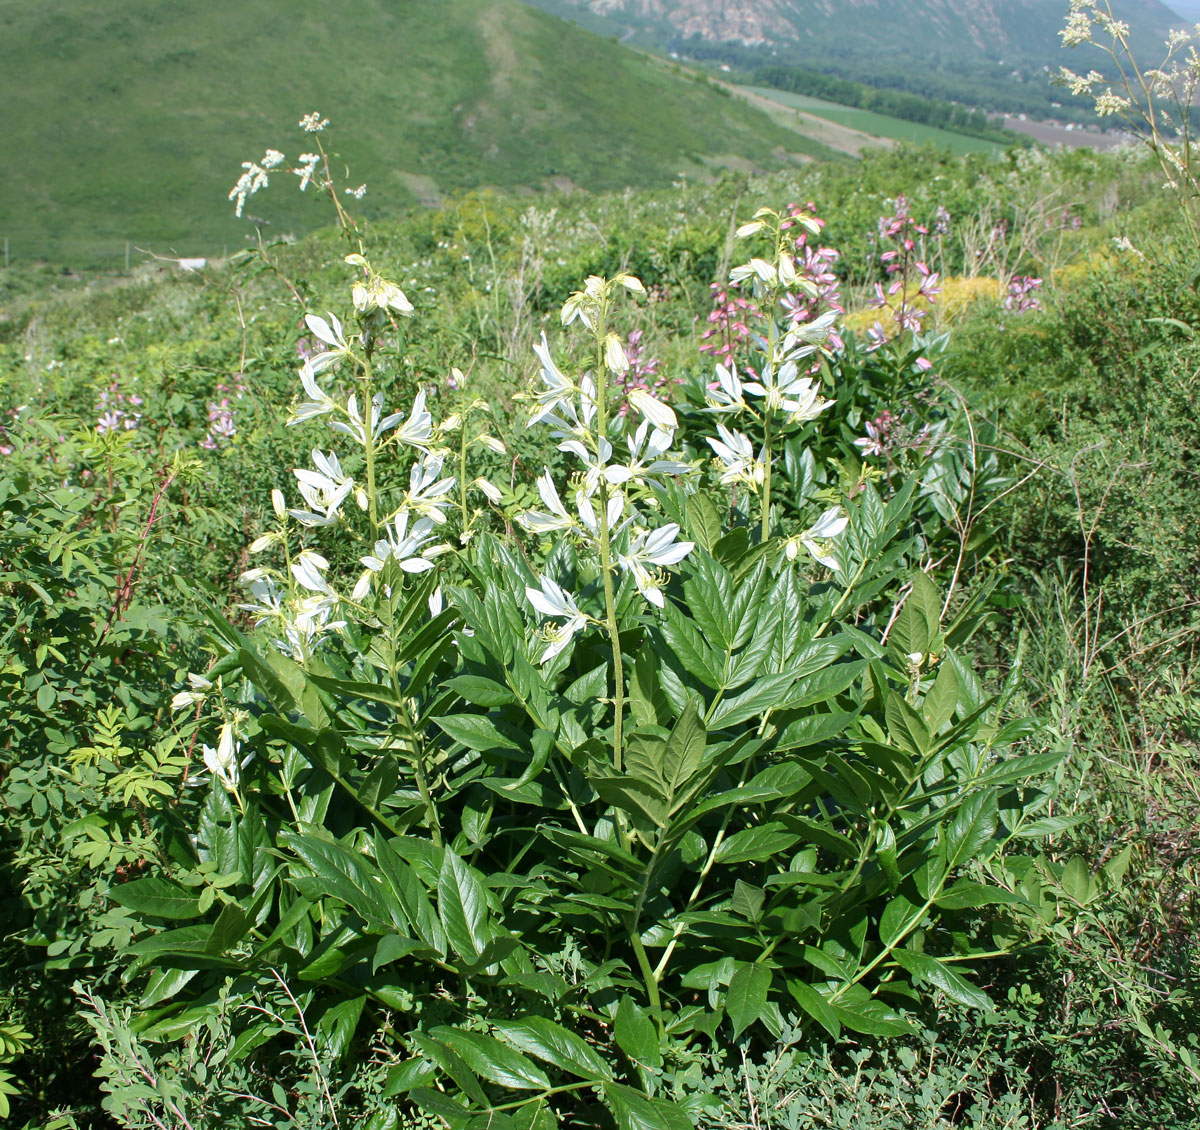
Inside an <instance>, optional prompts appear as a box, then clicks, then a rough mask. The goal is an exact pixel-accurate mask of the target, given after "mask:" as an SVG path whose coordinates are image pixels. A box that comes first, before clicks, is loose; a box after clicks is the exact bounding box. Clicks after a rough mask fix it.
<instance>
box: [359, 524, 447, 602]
mask: <svg viewBox="0 0 1200 1130" xmlns="http://www.w3.org/2000/svg"><path fill="white" fill-rule="evenodd" d="M409 517H410V514H409V511H407V510H401V511H400V513H399V514H397V515H396V516H395V518H393V519H392V522H391V524H390V525H388V526H386V527H384V532H385V534H386V538H381V539H380V540H379V541H377V542H376V543H375V552H374V553H373V554H369V555H368V556H366V557H364V558H362V563H363V564H364V565H365V566H366V567H367V571H366V572H365V573H364V574H363V575H362V576H361V577H360V578H359V579H358V584H356V585H355V586H354V592H353V593H352V594H351V596H352V598H353V599H354V600H362V598H363V597H364V596H366V594H367V592H368V591H369V589H370V587H371V575H372V574H373V573H378V572H381V571H382V569H383V567H384V565H385V564H387V561H388V559H389V558H394V559H395V560H396V561H397V562H398V563H399V565H400V568H401V569H403V570H404V572H406V573H424V572H425V571H426V570H428V569H432V568H433V562H432V561H431V560H430V557H433V556H436V554H437V553H438V552H439V549H440V547H438V546H431V545H429V544H428V543H429V542H430V541H431V540H432V538H433V522H432V520H431V519H429V518H418V519H417V520H416V521H415V522H414V523H413V524H412V529H411V530H410V529H409V528H408V519H409Z"/></svg>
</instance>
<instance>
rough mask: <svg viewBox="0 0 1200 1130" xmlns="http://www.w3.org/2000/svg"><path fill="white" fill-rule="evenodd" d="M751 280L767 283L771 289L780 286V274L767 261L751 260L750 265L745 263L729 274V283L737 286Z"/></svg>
mask: <svg viewBox="0 0 1200 1130" xmlns="http://www.w3.org/2000/svg"><path fill="white" fill-rule="evenodd" d="M749 278H754V279H758V280H759V281H761V282H763V283H766V285H767V286H769V287H776V286H778V285H779V275H778V273H777V272H776V270H775V268H774V267H773V266H771V264H770V263H768V262H767V261H766V260H765V259H751V260H750V262H749V263H743V264H742V265H741V266H740V267H734V268H733V270H732V271H730V272H729V281H730V282H732V283H733V284H734V285H735V286H736V285H737V284H738V283H740V282H744V281H745V280H746V279H749Z"/></svg>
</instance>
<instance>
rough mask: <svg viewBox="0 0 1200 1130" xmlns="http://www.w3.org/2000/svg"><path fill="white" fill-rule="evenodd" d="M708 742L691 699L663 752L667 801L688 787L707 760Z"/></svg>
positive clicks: (663, 775)
mask: <svg viewBox="0 0 1200 1130" xmlns="http://www.w3.org/2000/svg"><path fill="white" fill-rule="evenodd" d="M707 740H708V735H707V732H706V731H705V729H704V723H703V722H702V721H701V720H700V711H699V709H698V708H697V706H696V701H695V700H694V699H692V700H690V701H689V702H688V704H687V706H686V707H685V708H684V711H683V713H682V714H681V715H680V716H679V720H678V721H677V722H676V723H675V727H674V729H672V731H671V736H670V737H669V738H668V739H667V746H666V749H665V750H664V751H663V764H662V780H663V784H665V785H666V787H667V797H668V799H669V798H671V797H672V796H673V795H674V794H675V793H676V792H678V790H679V789H681V788H682V787H683V786H684V785H686V784H687V783H688V781H690V780H691V779H692V777H693V776H695V774H696V772H697V770H699V768H700V765H701V762H703V760H704V750H705V748H706V743H707Z"/></svg>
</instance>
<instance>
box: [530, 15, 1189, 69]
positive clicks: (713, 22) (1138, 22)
mask: <svg viewBox="0 0 1200 1130" xmlns="http://www.w3.org/2000/svg"><path fill="white" fill-rule="evenodd" d="M535 3H537V4H538V6H539V7H545V8H549V9H551V10H554V11H557V12H558V13H560V14H574V13H580V12H582V13H585V14H586V15H588V16H591V17H593V18H598V19H601V20H604V21H607V22H609V23H610V24H611V25H612V27H613V28H614V29H617V28H619V29H620V31H621V33H622V34H625V35H626V36H628V37H630V38H634V37H636V38H641V39H647V38H648V39H651V40H657V41H658V42H660V43H661V44H663V45H666V44H668V43H674V44H676V45H679V44H683V43H685V42H686V41H688V40H692V39H698V40H701V41H704V42H708V43H725V44H737V45H740V46H743V47H766V48H771V49H774V50H777V51H780V50H782V51H787V52H792V51H798V52H799V53H801V54H804V55H807V54H810V53H811V52H813V51H820V50H832V51H834V52H836V53H838V54H843V55H844V54H868V55H869V54H872V53H874V52H877V51H884V50H895V49H900V50H904V51H905V52H908V53H915V54H916V55H917V56H918V57H919V56H920V55H921V54H925V55H930V56H934V55H944V54H946V53H955V54H958V55H960V56H961V55H968V56H974V57H977V58H981V59H993V60H995V59H1001V58H1008V59H1022V60H1030V59H1045V60H1046V61H1053V60H1055V59H1056V58H1057V56H1058V55H1059V54H1060V50H1061V49H1060V47H1059V43H1058V34H1057V33H1058V31H1059V29H1060V28H1061V27H1062V24H1063V18H1064V15H1065V12H1066V8H1067V5H1066V3H1065V0H535ZM1113 9H1114V11H1115V13H1116V15H1117V16H1118V18H1121V19H1124V20H1126V21H1127V22H1128V23H1129V25H1130V28H1131V32H1132V35H1133V37H1134V40H1135V47H1137V48H1139V49H1145V50H1146V51H1148V52H1153V51H1154V50H1155V49H1157V48H1158V47H1160V46H1161V44H1162V41H1163V40H1164V39H1165V37H1166V34H1167V32H1168V31H1169V29H1170V28H1171V27H1172V26H1175V25H1178V24H1180V23H1181V22H1182V21H1181V20H1180V18H1179V17H1178V16H1177V15H1176V14H1175V13H1174V12H1173V11H1172V10H1171V9H1169V8H1168V7H1166V6H1165V5H1164V4H1163V3H1161V2H1160V0H1113ZM1149 57H1152V55H1151V56H1149Z"/></svg>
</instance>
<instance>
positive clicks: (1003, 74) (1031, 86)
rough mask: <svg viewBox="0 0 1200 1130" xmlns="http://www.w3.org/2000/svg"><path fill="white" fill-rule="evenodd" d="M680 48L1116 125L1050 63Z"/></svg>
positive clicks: (749, 64) (751, 69)
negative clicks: (1053, 79) (1053, 75)
mask: <svg viewBox="0 0 1200 1130" xmlns="http://www.w3.org/2000/svg"><path fill="white" fill-rule="evenodd" d="M673 50H675V51H677V52H679V53H680V54H681V55H686V56H688V57H689V58H692V59H696V60H710V61H713V62H721V63H727V64H729V65H730V66H731V67H733V68H734V69H735V70H737V71H739V72H741V73H743V74H745V75H747V76H750V75H753V74H754V73H755V72H756V71H758V70H759V69H760V68H767V67H772V68H773V67H788V68H792V69H795V70H800V71H805V72H807V73H809V74H814V75H822V76H827V77H831V78H837V79H844V80H846V81H848V82H853V83H857V84H859V85H862V86H867V87H870V88H872V89H874V90H880V91H893V92H897V93H903V94H909V95H915V96H919V97H921V98H926V99H932V100H934V101H940V102H945V103H950V104H953V103H963V104H968V105H970V106H973V107H978V108H979V109H980V110H983V111H985V112H989V113H995V114H999V113H1005V114H1012V115H1014V116H1016V115H1018V114H1025V115H1027V116H1028V117H1030V118H1034V119H1039V120H1044V119H1047V118H1053V119H1056V120H1058V121H1062V122H1074V123H1076V124H1077V125H1102V124H1107V125H1111V124H1112V122H1111V121H1109V122H1107V123H1102V122H1101V120H1100V119H1099V118H1097V117H1096V113H1095V110H1094V108H1093V105H1092V102H1091V100H1090V99H1086V98H1078V97H1073V96H1072V95H1071V93H1070V92H1069V91H1068V90H1066V89H1065V88H1064V87H1060V86H1052V85H1051V84H1050V76H1049V74H1048V73H1047V71H1046V69H1045V67H1044V65H1039V64H1035V63H1034V62H1031V61H1029V60H1012V61H1008V62H1004V63H998V62H995V61H991V60H987V59H981V58H975V57H966V58H964V57H962V56H955V57H949V56H937V57H921V58H918V57H917V56H916V55H915V54H914V53H913V52H912V51H911V50H906V49H905V48H904V47H903V46H900V47H897V49H896V50H895V51H892V52H889V53H888V54H887V55H884V54H882V53H880V54H878V55H871V54H864V53H861V52H859V53H853V52H850V51H846V50H844V49H842V50H839V49H838V48H836V47H834V48H831V49H830V50H828V51H824V52H822V53H821V55H820V56H816V55H810V54H807V53H802V52H800V51H797V50H788V49H786V48H776V49H768V48H761V47H744V46H742V45H741V44H733V43H706V42H705V41H703V40H701V39H698V38H691V39H687V40H684V41H681V42H679V43H676V44H674V45H673ZM1068 61H1069V60H1068ZM814 96H815V97H825V96H824V95H814ZM839 101H840V99H839ZM880 112H881V113H882V112H891V111H882V110H881V111H880Z"/></svg>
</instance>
